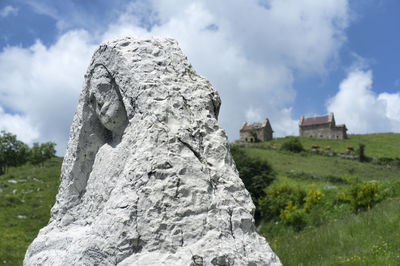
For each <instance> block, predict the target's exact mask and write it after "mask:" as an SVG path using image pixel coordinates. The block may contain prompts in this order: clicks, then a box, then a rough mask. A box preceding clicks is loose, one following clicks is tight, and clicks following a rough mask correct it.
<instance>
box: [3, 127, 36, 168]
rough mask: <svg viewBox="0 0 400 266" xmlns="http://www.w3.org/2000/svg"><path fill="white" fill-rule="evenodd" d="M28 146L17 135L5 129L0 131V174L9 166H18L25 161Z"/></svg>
mask: <svg viewBox="0 0 400 266" xmlns="http://www.w3.org/2000/svg"><path fill="white" fill-rule="evenodd" d="M28 154H29V147H28V145H26V144H25V143H23V142H22V141H19V140H17V136H16V135H13V134H11V133H8V132H6V131H4V130H3V131H1V132H0V174H3V173H5V172H6V171H7V168H8V167H10V166H19V165H22V164H24V163H26V162H27V160H28Z"/></svg>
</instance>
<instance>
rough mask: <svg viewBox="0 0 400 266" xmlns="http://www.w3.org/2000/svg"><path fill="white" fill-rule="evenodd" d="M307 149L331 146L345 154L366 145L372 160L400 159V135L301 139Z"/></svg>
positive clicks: (276, 142) (278, 142)
mask: <svg viewBox="0 0 400 266" xmlns="http://www.w3.org/2000/svg"><path fill="white" fill-rule="evenodd" d="M300 140H301V142H302V144H303V146H304V148H305V149H307V150H310V149H311V146H312V145H319V146H320V147H321V149H322V150H323V149H324V148H325V147H327V146H331V151H332V152H336V153H345V152H346V147H349V146H350V147H353V148H354V149H357V148H358V147H359V144H360V143H362V144H364V145H365V154H366V155H367V156H369V157H372V158H375V159H377V158H382V157H389V158H396V157H398V158H399V157H400V134H398V133H380V134H366V135H349V136H348V139H345V140H331V139H317V138H300ZM285 141H286V140H285V138H277V139H273V140H270V141H267V142H264V143H260V144H258V145H265V146H267V145H268V146H269V145H270V144H277V145H278V147H280V146H281V145H282V143H283V142H285Z"/></svg>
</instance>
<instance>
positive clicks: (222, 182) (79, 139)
mask: <svg viewBox="0 0 400 266" xmlns="http://www.w3.org/2000/svg"><path fill="white" fill-rule="evenodd" d="M83 87H84V88H83V91H82V94H81V97H80V101H79V105H78V108H77V110H76V113H75V116H74V120H73V124H72V126H71V132H70V139H69V143H68V148H67V153H66V156H65V159H64V163H63V166H62V173H61V185H60V190H59V193H58V195H57V201H56V204H55V205H54V207H53V208H52V211H51V219H50V222H49V224H48V225H47V226H46V227H45V228H43V229H41V230H40V232H39V235H38V236H37V238H36V239H35V240H34V241H33V243H32V244H31V245H30V247H29V249H28V251H27V253H26V256H25V260H24V265H68V266H69V265H280V264H281V263H280V261H279V259H278V258H277V256H276V255H275V254H274V253H273V251H272V250H271V249H270V247H269V246H268V244H267V242H266V241H265V240H264V238H262V237H261V236H259V235H258V234H257V233H256V231H255V227H254V223H253V222H254V221H253V217H252V213H253V212H254V205H253V203H252V202H251V198H250V195H249V193H248V192H247V191H246V189H245V188H244V185H243V183H242V181H241V180H240V178H239V176H238V172H237V170H236V168H235V165H234V162H233V160H232V156H231V154H230V152H229V146H228V143H227V136H226V134H225V132H224V130H223V129H221V128H220V127H219V125H218V122H217V117H218V111H219V107H220V98H219V96H218V94H217V92H216V91H215V89H214V88H213V87H212V86H211V84H210V83H209V82H208V81H207V80H206V79H205V78H203V77H201V76H199V75H197V74H196V73H195V71H194V70H193V68H192V67H191V65H190V63H189V62H188V60H187V58H186V57H185V56H184V55H183V53H182V52H181V50H180V49H179V47H178V44H177V43H176V41H174V40H172V39H165V38H147V39H145V38H124V39H119V40H114V41H111V42H107V43H104V44H102V45H100V47H99V48H98V49H97V51H96V52H95V53H94V56H93V58H92V62H91V63H90V66H89V68H88V71H87V73H86V76H85V82H84V86H83Z"/></svg>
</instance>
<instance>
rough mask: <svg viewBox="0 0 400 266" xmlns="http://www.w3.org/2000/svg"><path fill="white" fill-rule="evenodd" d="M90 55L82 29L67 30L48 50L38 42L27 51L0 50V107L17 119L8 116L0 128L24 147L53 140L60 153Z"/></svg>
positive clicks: (18, 48) (90, 49) (91, 48)
mask: <svg viewBox="0 0 400 266" xmlns="http://www.w3.org/2000/svg"><path fill="white" fill-rule="evenodd" d="M93 51H94V46H93V45H91V44H90V36H89V35H88V34H87V33H86V32H85V31H70V32H68V33H66V34H64V35H63V36H61V37H60V38H59V40H58V41H57V43H55V44H54V45H52V46H50V47H48V48H47V47H45V46H44V45H43V44H42V43H41V42H40V41H37V42H36V43H35V44H34V45H32V46H31V47H29V48H26V49H25V48H20V47H8V48H5V49H4V51H3V52H2V53H0V80H1V81H2V82H1V83H0V105H1V106H5V107H6V108H7V109H9V110H11V111H12V112H16V113H18V114H20V115H12V116H8V120H7V124H6V123H5V122H3V123H1V124H0V127H1V128H2V129H7V130H10V131H11V132H13V133H15V134H17V136H18V137H19V138H21V139H22V138H25V139H27V140H28V142H29V143H31V142H32V141H55V142H56V143H57V145H58V147H57V150H58V152H59V153H60V154H63V153H64V152H65V148H66V146H65V145H66V141H67V139H68V134H69V127H70V124H71V122H72V116H73V113H74V110H75V107H76V105H77V102H78V97H79V93H80V91H81V90H82V82H83V76H84V74H85V71H86V68H87V66H88V65H89V60H90V56H91V54H92V53H93ZM3 116H5V114H4V113H3ZM13 118H14V119H15V121H12V119H13ZM18 123H21V125H20V126H17V125H16V124H18ZM11 124H13V125H14V126H12V127H11V126H9V125H11ZM26 125H29V126H26ZM38 133H39V134H38ZM29 134H30V135H31V137H26V136H27V135H29ZM23 136H25V137H23Z"/></svg>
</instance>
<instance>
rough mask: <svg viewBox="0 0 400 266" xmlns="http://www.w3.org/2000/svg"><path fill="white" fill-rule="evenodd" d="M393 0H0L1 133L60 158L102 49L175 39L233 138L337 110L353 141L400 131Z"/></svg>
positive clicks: (281, 131) (278, 132)
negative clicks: (262, 125) (134, 40)
mask: <svg viewBox="0 0 400 266" xmlns="http://www.w3.org/2000/svg"><path fill="white" fill-rule="evenodd" d="M399 14H400V1H397V0H354V1H350V0H324V1H320V0H246V1H243V0H220V1H213V0H197V1H191V0H149V1H139V0H138V1H128V0H114V1H108V0H90V1H89V0H80V1H78V0H69V1H67V0H40V1H39V0H0V129H1V130H6V131H8V132H11V133H13V134H16V135H17V137H18V138H19V139H20V140H22V141H24V142H26V143H28V144H32V143H33V142H46V141H54V142H56V143H57V154H59V155H63V154H64V153H65V150H66V145H67V142H68V137H69V127H70V125H71V123H72V118H73V114H74V111H75V108H76V106H77V104H78V98H79V94H80V92H81V90H82V85H83V78H84V73H85V72H86V68H87V67H88V65H89V61H90V58H91V56H92V54H93V52H94V50H95V49H96V47H97V46H98V45H99V44H100V43H102V42H104V41H107V40H110V39H114V38H119V37H124V36H143V35H144V36H146V35H157V36H165V37H172V38H175V39H176V40H177V41H178V43H179V45H180V47H181V49H182V51H183V52H184V53H185V55H187V57H188V59H189V61H190V62H191V64H192V65H193V67H194V69H195V70H196V72H197V73H198V74H200V75H202V76H204V77H206V78H207V79H208V80H210V82H211V83H212V84H213V85H214V87H215V88H216V89H217V91H218V92H219V94H220V97H221V100H222V106H221V111H220V116H219V122H220V125H221V126H222V127H223V128H224V129H225V130H226V132H227V134H228V137H229V141H233V140H235V139H238V138H239V128H240V126H241V124H242V123H243V122H244V121H247V122H261V121H262V120H264V119H265V118H268V119H269V120H270V122H271V125H272V128H273V130H274V137H283V136H288V135H298V124H297V123H298V120H299V117H300V116H301V115H305V116H315V115H324V114H327V113H329V112H334V114H335V120H336V122H337V123H338V124H342V123H344V124H346V126H347V128H348V133H350V134H359V133H361V134H366V133H378V132H400V52H399V47H400V34H399V29H400V16H399Z"/></svg>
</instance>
